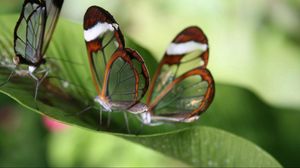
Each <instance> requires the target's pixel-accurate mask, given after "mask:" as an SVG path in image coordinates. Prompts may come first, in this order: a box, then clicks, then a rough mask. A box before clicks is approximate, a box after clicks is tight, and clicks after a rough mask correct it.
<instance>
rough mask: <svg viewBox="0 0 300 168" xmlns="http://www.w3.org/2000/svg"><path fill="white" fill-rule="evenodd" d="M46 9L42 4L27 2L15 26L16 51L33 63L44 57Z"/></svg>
mask: <svg viewBox="0 0 300 168" xmlns="http://www.w3.org/2000/svg"><path fill="white" fill-rule="evenodd" d="M45 10H46V9H45V7H44V6H42V5H40V4H37V3H30V2H28V3H26V4H25V5H24V6H23V10H22V13H21V16H20V18H19V20H18V23H17V26H16V28H15V47H14V48H15V52H16V54H17V55H19V56H21V57H22V58H24V59H25V60H26V61H27V62H29V63H32V64H37V63H39V61H40V60H41V58H42V54H41V48H42V44H43V35H44V26H45V18H46V17H45V15H46V11H45Z"/></svg>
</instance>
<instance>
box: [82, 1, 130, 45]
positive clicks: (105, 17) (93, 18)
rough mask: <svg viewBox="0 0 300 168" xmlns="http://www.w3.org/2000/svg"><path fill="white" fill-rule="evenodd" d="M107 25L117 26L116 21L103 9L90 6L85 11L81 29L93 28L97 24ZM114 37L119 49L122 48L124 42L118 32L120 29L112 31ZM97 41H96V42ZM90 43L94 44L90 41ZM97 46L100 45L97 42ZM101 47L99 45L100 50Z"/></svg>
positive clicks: (120, 33)
mask: <svg viewBox="0 0 300 168" xmlns="http://www.w3.org/2000/svg"><path fill="white" fill-rule="evenodd" d="M99 22H100V23H109V24H114V23H115V24H118V23H117V22H116V20H115V19H114V17H113V16H112V15H111V14H110V13H109V12H108V11H106V10H105V9H103V8H101V7H99V6H91V7H89V8H88V9H87V11H86V13H85V15H84V24H83V28H84V30H88V29H90V28H92V27H93V26H95V25H96V24H97V23H99ZM114 35H115V38H116V40H117V41H118V43H119V48H124V46H125V42H124V36H123V34H122V32H121V30H120V28H118V29H117V30H115V31H114ZM96 41H98V40H96ZM92 42H95V40H94V41H92ZM99 44H101V43H100V42H99ZM102 47H103V46H101V45H100V48H99V49H101V48H102Z"/></svg>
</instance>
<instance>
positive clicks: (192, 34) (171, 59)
mask: <svg viewBox="0 0 300 168" xmlns="http://www.w3.org/2000/svg"><path fill="white" fill-rule="evenodd" d="M189 41H194V42H197V43H200V44H205V45H207V49H206V50H205V51H204V52H203V53H201V54H200V55H199V56H198V57H199V58H200V59H202V60H203V62H204V64H203V65H201V66H199V67H202V68H206V66H207V64H208V57H209V47H208V39H207V37H206V35H205V34H204V32H203V31H202V30H201V29H200V28H199V27H197V26H190V27H187V28H185V29H184V30H183V31H181V32H180V33H179V34H178V35H177V36H176V37H175V38H174V39H173V41H172V43H175V44H180V43H184V42H189ZM186 54H187V53H184V54H181V55H170V54H168V53H167V52H165V54H164V56H163V58H162V60H161V61H160V63H159V65H158V68H157V70H156V71H155V73H154V76H153V79H152V81H151V84H150V87H149V94H148V97H147V104H150V103H151V99H152V94H153V91H154V87H155V83H156V80H157V78H158V76H159V75H160V73H161V71H162V67H163V66H164V65H166V64H167V65H176V64H177V65H179V64H180V63H181V60H182V59H183V58H184V57H185V56H186Z"/></svg>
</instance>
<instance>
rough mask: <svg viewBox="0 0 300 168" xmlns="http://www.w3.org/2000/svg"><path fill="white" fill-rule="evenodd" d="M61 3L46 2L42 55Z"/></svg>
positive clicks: (55, 0) (52, 0)
mask: <svg viewBox="0 0 300 168" xmlns="http://www.w3.org/2000/svg"><path fill="white" fill-rule="evenodd" d="M63 3H64V0H46V9H47V20H46V26H45V34H44V45H43V55H44V54H45V52H46V50H47V48H48V46H49V42H50V40H51V37H52V34H53V31H54V29H55V26H56V23H57V20H58V17H59V14H60V11H61V8H62V5H63Z"/></svg>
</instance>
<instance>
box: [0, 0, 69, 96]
mask: <svg viewBox="0 0 300 168" xmlns="http://www.w3.org/2000/svg"><path fill="white" fill-rule="evenodd" d="M63 2H64V1H63V0H25V1H24V3H23V7H22V11H21V14H20V17H19V19H18V21H17V24H16V27H15V29H14V52H15V57H14V58H13V63H14V65H13V66H11V65H7V67H10V68H11V67H12V71H11V73H10V75H9V77H8V78H7V79H6V81H4V82H3V83H2V84H1V85H0V86H3V85H5V84H6V83H7V82H8V81H9V80H10V79H11V77H12V76H14V75H17V76H28V75H29V76H30V77H31V78H32V79H34V80H35V81H36V86H35V92H34V99H35V100H36V98H37V93H38V88H39V86H40V84H41V83H42V81H43V80H44V79H45V77H46V76H47V75H48V73H49V69H48V68H46V67H45V68H44V69H42V68H40V67H41V66H42V65H43V64H45V62H46V61H45V58H44V57H45V53H46V50H47V48H48V46H49V42H50V40H51V37H52V34H53V31H54V29H55V26H56V23H57V20H58V17H59V14H60V11H61V8H62V5H63ZM23 65H25V66H27V68H28V69H26V70H24V69H23V68H24V67H23ZM21 66H22V67H21ZM38 69H41V70H38Z"/></svg>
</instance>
